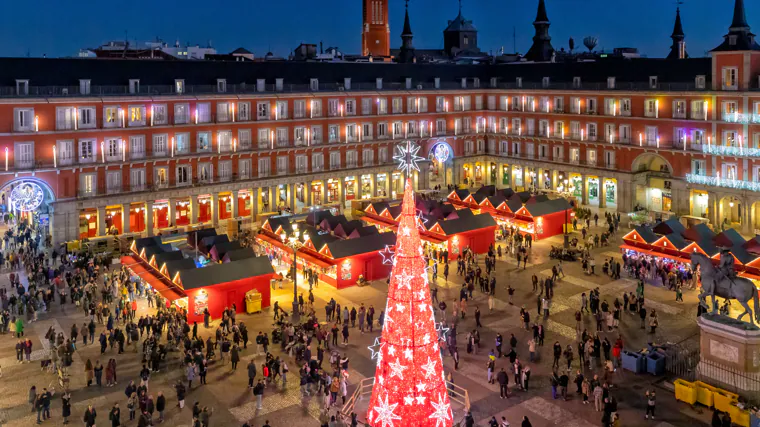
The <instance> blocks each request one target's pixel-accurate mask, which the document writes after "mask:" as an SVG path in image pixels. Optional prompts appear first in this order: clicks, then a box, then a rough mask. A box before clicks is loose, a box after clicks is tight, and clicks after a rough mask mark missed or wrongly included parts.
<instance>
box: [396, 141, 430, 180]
mask: <svg viewBox="0 0 760 427" xmlns="http://www.w3.org/2000/svg"><path fill="white" fill-rule="evenodd" d="M419 151H420V146H419V145H417V144H415V143H414V142H412V141H405V142H402V143H400V144H399V145H397V146H396V155H395V156H393V160H396V161H397V162H399V165H398V170H400V171H404V172H406V175H407V176H411V175H412V171H419V170H420V167H419V165H418V164H417V162H419V161H421V160H425V158H424V157H420V156H418V155H417V153H419Z"/></svg>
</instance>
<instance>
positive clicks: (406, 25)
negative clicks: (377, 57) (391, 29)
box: [401, 0, 412, 36]
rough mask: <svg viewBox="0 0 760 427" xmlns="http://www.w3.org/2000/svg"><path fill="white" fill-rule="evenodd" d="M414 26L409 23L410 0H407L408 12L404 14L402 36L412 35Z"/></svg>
mask: <svg viewBox="0 0 760 427" xmlns="http://www.w3.org/2000/svg"><path fill="white" fill-rule="evenodd" d="M411 35H412V26H411V24H409V1H408V0H407V2H406V14H405V16H404V30H403V31H401V36H411Z"/></svg>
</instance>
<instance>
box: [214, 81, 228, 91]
mask: <svg viewBox="0 0 760 427" xmlns="http://www.w3.org/2000/svg"><path fill="white" fill-rule="evenodd" d="M216 91H217V92H219V93H225V92H227V80H226V79H216Z"/></svg>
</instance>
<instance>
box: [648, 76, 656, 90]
mask: <svg viewBox="0 0 760 427" xmlns="http://www.w3.org/2000/svg"><path fill="white" fill-rule="evenodd" d="M649 88H650V89H657V76H649Z"/></svg>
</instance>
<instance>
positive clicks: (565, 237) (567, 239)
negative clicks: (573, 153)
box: [560, 175, 570, 249]
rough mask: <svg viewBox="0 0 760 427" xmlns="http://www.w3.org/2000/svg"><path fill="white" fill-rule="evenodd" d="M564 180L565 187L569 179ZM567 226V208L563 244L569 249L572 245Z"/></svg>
mask: <svg viewBox="0 0 760 427" xmlns="http://www.w3.org/2000/svg"><path fill="white" fill-rule="evenodd" d="M560 179H562V176H561V175H560ZM564 182H565V187H567V179H566V180H565V181H564ZM563 189H564V188H563ZM567 228H568V224H567V209H565V234H564V236H563V239H564V240H563V245H564V247H565V249H567V248H569V247H570V236H569V235H568V234H567Z"/></svg>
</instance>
